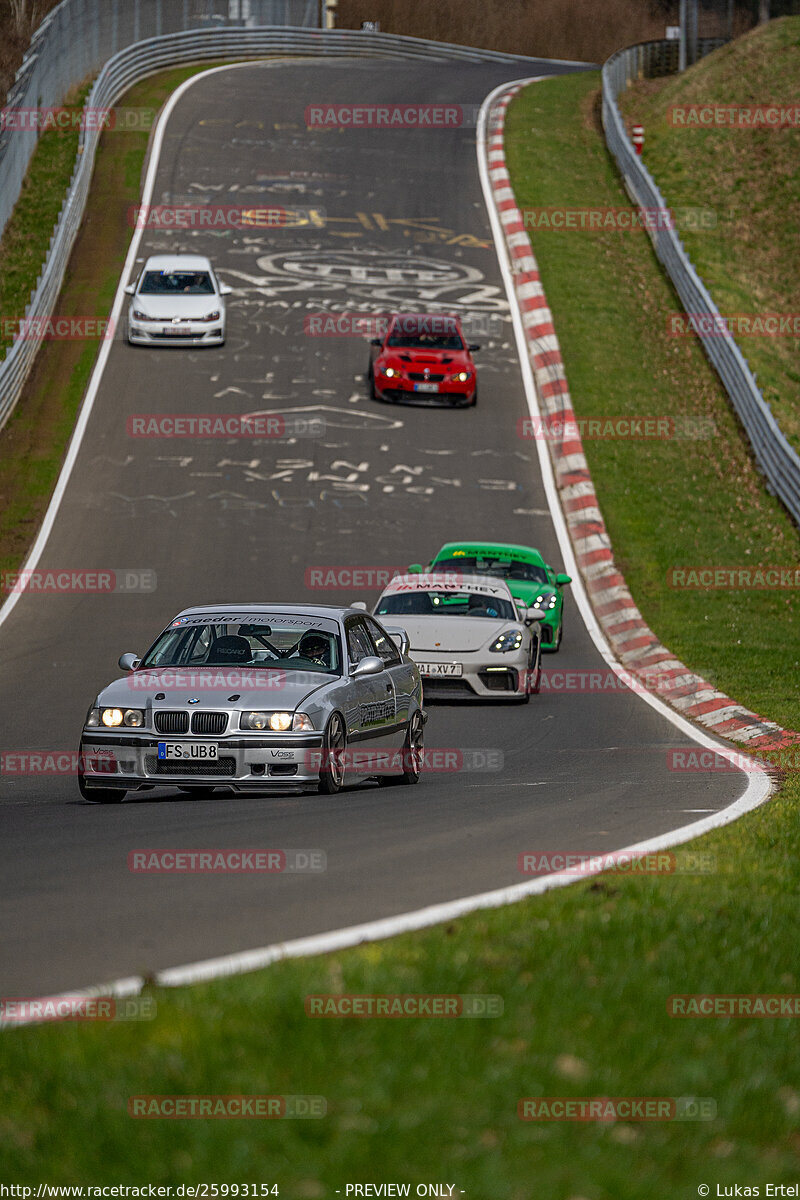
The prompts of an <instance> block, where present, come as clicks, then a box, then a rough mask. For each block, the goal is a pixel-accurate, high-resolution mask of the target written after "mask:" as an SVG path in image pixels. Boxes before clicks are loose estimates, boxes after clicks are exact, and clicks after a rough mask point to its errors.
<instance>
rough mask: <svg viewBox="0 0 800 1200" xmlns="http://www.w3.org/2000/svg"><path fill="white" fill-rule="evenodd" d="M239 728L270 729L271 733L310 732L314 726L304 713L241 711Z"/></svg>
mask: <svg viewBox="0 0 800 1200" xmlns="http://www.w3.org/2000/svg"><path fill="white" fill-rule="evenodd" d="M239 728H240V729H270V730H272V732H273V733H286V731H287V730H289V729H291V730H293V731H294V732H301V733H308V732H312V731H313V729H314V726H313V724H312V722H311V718H310V717H308V716H307V715H306V714H305V713H301V712H298V713H295V714H294V716H292V714H291V713H289V712H243V713H242V716H241V720H240V722H239Z"/></svg>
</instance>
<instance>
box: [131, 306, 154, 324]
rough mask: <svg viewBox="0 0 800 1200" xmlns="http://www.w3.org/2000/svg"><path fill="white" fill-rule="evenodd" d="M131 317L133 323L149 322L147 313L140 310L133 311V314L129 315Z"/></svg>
mask: <svg viewBox="0 0 800 1200" xmlns="http://www.w3.org/2000/svg"><path fill="white" fill-rule="evenodd" d="M131 316H132V317H133V319H134V321H149V320H150V318H149V317H148V315H147V313H146V312H142V310H141V309H140V308H135V309H134V310H133V312H132V313H131Z"/></svg>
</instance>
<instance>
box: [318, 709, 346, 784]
mask: <svg viewBox="0 0 800 1200" xmlns="http://www.w3.org/2000/svg"><path fill="white" fill-rule="evenodd" d="M346 752H347V731H346V730H345V727H344V721H343V720H342V718H341V717H340V716H339V714H338V713H334V714H333V716H332V717H331V719H330V721H329V722H328V726H327V728H326V730H325V736H324V737H323V739H322V765H321V767H320V772H319V790H320V792H322V794H323V795H325V796H335V795H336V793H337V792H340V791H341V790H342V788H343V787H344V777H345V761H344V758H345V754H346Z"/></svg>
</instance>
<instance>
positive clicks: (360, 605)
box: [350, 600, 367, 612]
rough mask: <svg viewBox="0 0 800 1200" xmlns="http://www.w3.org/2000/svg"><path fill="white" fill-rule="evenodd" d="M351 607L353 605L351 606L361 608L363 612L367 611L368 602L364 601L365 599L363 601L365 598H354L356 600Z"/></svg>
mask: <svg viewBox="0 0 800 1200" xmlns="http://www.w3.org/2000/svg"><path fill="white" fill-rule="evenodd" d="M350 607H351V608H357V609H359V610H360V611H361V612H366V611H367V606H366V604H365V603H364V601H363V600H354V601H353V603H352V604H351V605H350Z"/></svg>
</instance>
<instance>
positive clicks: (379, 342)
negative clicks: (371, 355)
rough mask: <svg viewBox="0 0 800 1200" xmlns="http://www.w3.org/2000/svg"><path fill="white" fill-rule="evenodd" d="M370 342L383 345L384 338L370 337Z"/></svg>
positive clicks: (374, 344)
mask: <svg viewBox="0 0 800 1200" xmlns="http://www.w3.org/2000/svg"><path fill="white" fill-rule="evenodd" d="M369 344H370V346H382V345H383V338H370V339H369Z"/></svg>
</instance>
